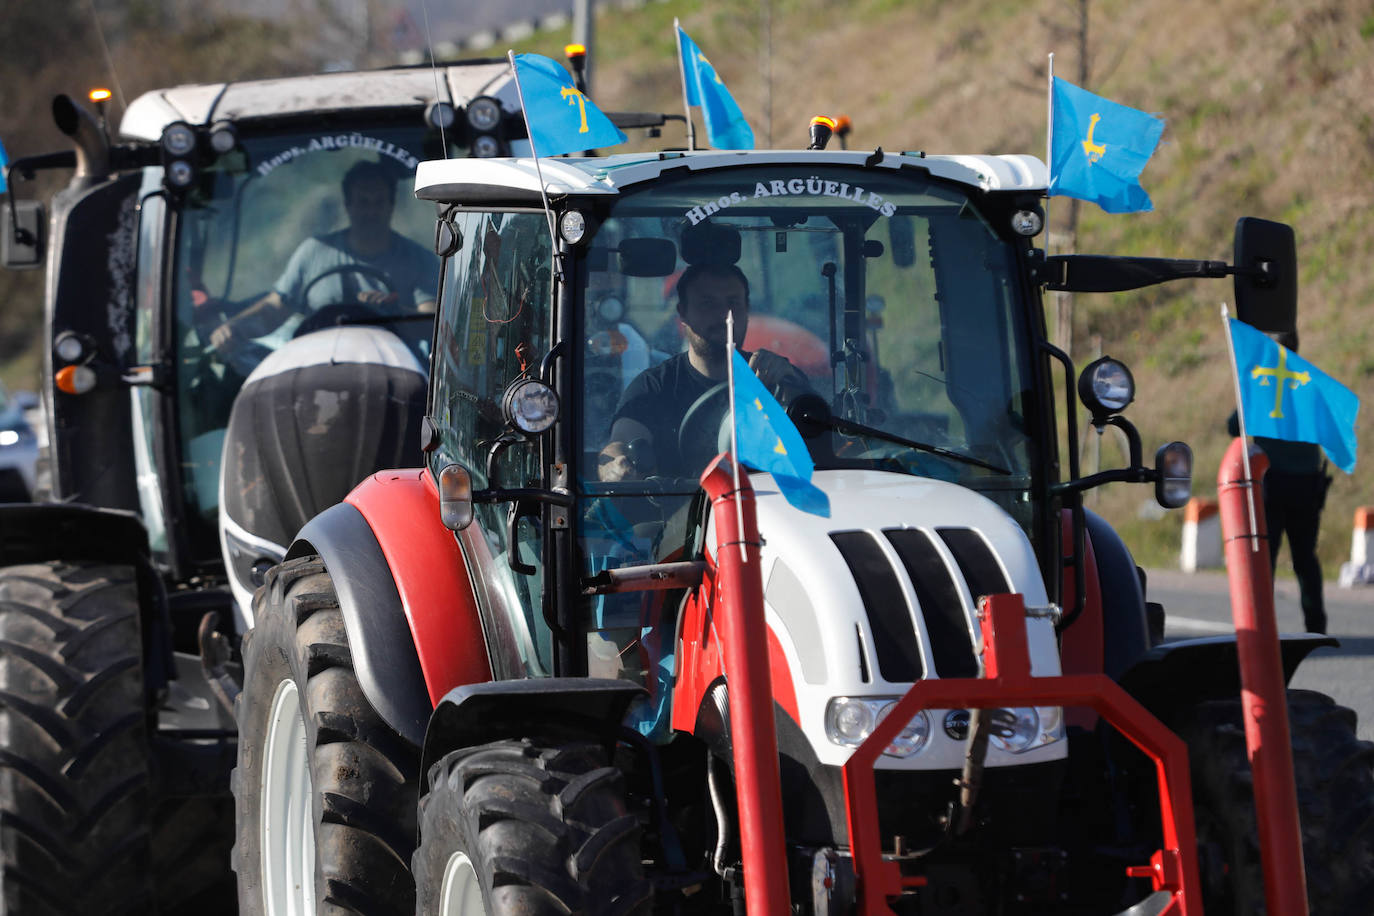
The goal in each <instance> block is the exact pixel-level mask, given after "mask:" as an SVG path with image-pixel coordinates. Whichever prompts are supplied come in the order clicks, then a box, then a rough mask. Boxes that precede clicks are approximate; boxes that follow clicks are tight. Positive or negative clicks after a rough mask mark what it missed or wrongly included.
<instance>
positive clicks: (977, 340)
mask: <svg viewBox="0 0 1374 916" xmlns="http://www.w3.org/2000/svg"><path fill="white" fill-rule="evenodd" d="M680 171H681V172H683V173H684V174H683V175H682V177H679V178H674V177H665V178H664V179H663V180H661V181H659V182H657V183H655V184H653V185H652V186H651V187H649V188H647V189H645V190H643V191H637V192H630V193H626V194H624V195H623V197H622V198H621V199H620V200H619V201H618V202H617V203H616V204H615V205H614V206H613V208H612V209H611V211H610V213H609V216H608V218H607V219H606V220H604V222H603V223H602V224H601V226H600V228H599V230H598V235H597V237H596V238H595V240H594V241H593V242H592V247H591V249H590V250H589V252H588V255H587V263H588V267H589V269H588V270H587V271H586V272H585V278H586V279H585V283H586V289H585V291H584V294H583V301H584V309H583V314H582V316H581V321H582V322H583V334H582V335H581V337H582V339H583V340H584V341H585V348H584V352H583V354H582V370H581V372H580V373H579V377H580V379H581V384H582V390H581V392H580V396H581V399H582V410H581V412H580V416H581V418H582V423H581V443H582V448H581V451H580V466H579V471H578V482H579V485H580V488H581V490H582V492H583V493H584V494H585V495H587V496H588V497H590V499H589V500H588V506H589V508H588V510H587V511H586V512H585V513H584V520H583V534H584V545H585V551H584V555H585V556H586V558H587V560H586V562H587V564H588V566H589V568H588V569H587V570H586V571H587V573H595V572H596V571H598V567H605V566H609V565H617V566H618V565H631V564H634V563H644V562H652V561H655V560H659V561H661V560H664V559H669V558H671V556H672V554H673V552H674V551H676V550H680V549H682V548H683V547H684V543H683V539H682V537H681V536H679V535H677V534H674V533H673V532H674V523H673V513H674V510H675V508H676V507H678V506H681V505H683V504H685V503H686V501H687V500H688V499H689V498H690V494H692V493H694V492H696V489H697V477H698V475H699V474H700V473H701V471H702V470H703V469H704V468H705V466H706V464H707V463H708V462H709V461H710V460H711V458H712V457H713V456H715V455H716V454H717V453H718V452H721V451H724V450H726V447H727V446H728V416H727V415H728V403H729V402H728V398H727V396H726V394H725V392H724V390H723V387H724V386H723V384H722V383H723V382H724V381H725V371H724V370H725V359H726V358H725V354H726V353H727V352H728V351H727V350H726V345H725V319H726V311H727V310H729V311H732V312H733V315H734V324H735V328H736V340H737V342H738V341H740V340H742V346H743V350H744V353H745V356H746V358H747V359H749V360H750V363H751V365H752V366H753V367H754V369H755V371H756V374H758V376H759V377H760V379H761V380H762V381H763V382H764V384H765V386H767V387H769V388H770V389H771V390H772V391H773V393H774V394H775V395H777V396H778V397H779V399H780V400H781V401H782V402H783V404H784V406H785V407H788V408H789V412H790V413H791V414H792V415H793V416H794V418H796V419H797V425H798V428H799V430H800V431H801V432H802V434H803V437H804V438H805V440H806V442H807V446H808V448H809V450H810V452H811V457H812V459H813V460H814V462H815V465H816V468H817V471H818V474H823V473H824V472H825V471H826V470H828V469H846V468H854V469H868V470H883V471H891V472H896V473H901V474H910V475H919V476H927V477H934V478H940V479H944V480H949V481H955V482H958V483H960V484H961V485H963V486H966V487H969V488H971V489H974V490H978V491H980V492H982V493H984V494H985V495H987V496H989V497H990V498H992V499H994V500H995V501H997V502H998V503H999V504H1000V505H1002V506H1003V507H1004V508H1005V509H1006V510H1007V511H1008V512H1010V513H1011V514H1012V515H1013V516H1015V517H1016V518H1017V520H1018V521H1019V522H1020V523H1021V525H1022V526H1023V527H1025V528H1026V529H1027V531H1028V532H1029V531H1030V530H1031V529H1032V519H1031V517H1030V515H1031V511H1032V510H1031V505H1032V503H1031V501H1030V500H1028V499H1027V498H1026V495H1027V493H1028V491H1029V488H1030V485H1031V479H1032V476H1033V474H1034V473H1035V468H1034V467H1033V466H1032V465H1033V462H1035V461H1036V460H1037V450H1036V449H1035V448H1033V447H1032V441H1031V438H1030V435H1029V433H1028V424H1027V422H1026V417H1027V411H1028V410H1033V409H1034V406H1033V403H1032V398H1031V394H1030V392H1032V391H1033V390H1034V386H1033V383H1032V379H1031V372H1032V368H1031V367H1032V358H1031V354H1032V348H1031V344H1030V332H1029V329H1028V325H1027V318H1026V315H1027V314H1028V310H1027V309H1026V307H1025V303H1024V299H1023V296H1024V292H1023V287H1022V281H1021V279H1020V273H1019V271H1018V268H1017V262H1016V253H1015V249H1014V242H1013V241H1011V240H1010V239H1007V238H1003V237H1002V236H1000V235H999V234H998V233H997V232H996V231H994V229H993V228H992V226H991V225H990V224H989V222H988V221H987V220H986V219H985V218H984V216H983V215H982V214H981V213H980V211H979V209H978V206H977V204H976V203H975V202H974V200H973V199H972V198H971V197H970V194H969V193H968V192H967V191H966V190H964V189H961V188H960V187H959V186H956V185H952V184H947V183H942V182H939V181H936V180H932V179H930V178H929V177H928V176H926V175H925V173H923V172H921V171H920V170H917V169H902V170H900V171H889V170H886V169H882V170H878V169H857V168H849V167H838V166H831V167H823V168H814V167H812V168H807V169H804V170H803V169H801V168H798V167H794V166H785V165H779V166H754V167H748V168H736V169H720V170H712V171H709V172H701V173H695V174H693V173H691V172H690V171H688V170H687V169H682V170H680ZM820 482H821V483H823V480H822V481H820ZM597 600H598V601H599V602H600V603H599V604H598V606H597V608H595V609H593V610H592V611H591V612H590V613H591V615H592V616H593V617H600V618H604V619H601V620H592V621H589V623H590V627H591V628H595V629H604V628H606V627H608V626H611V625H612V624H611V623H609V622H608V621H609V618H610V617H612V616H614V615H613V614H611V613H610V607H609V604H607V603H606V602H602V601H600V599H597ZM632 616H633V614H632Z"/></svg>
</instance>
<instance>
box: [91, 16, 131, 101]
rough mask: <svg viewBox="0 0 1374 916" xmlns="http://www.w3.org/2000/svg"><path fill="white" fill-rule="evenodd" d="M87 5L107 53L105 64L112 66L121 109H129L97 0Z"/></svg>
mask: <svg viewBox="0 0 1374 916" xmlns="http://www.w3.org/2000/svg"><path fill="white" fill-rule="evenodd" d="M86 6H87V7H89V8H90V10H91V21H92V22H94V23H95V37H96V38H98V39H100V50H101V51H102V52H103V53H104V54H105V66H107V67H109V68H110V79H111V80H113V81H114V87H115V95H116V96H118V97H119V107H120V109H121V110H124V109H127V108H128V107H129V105H128V103H127V102H125V101H124V89H123V87H121V86H120V85H119V71H118V70H116V69H115V64H114V58H113V57H111V56H110V46H109V44H108V43H107V42H106V41H105V29H104V27H102V26H101V24H100V14H99V13H98V12H96V9H95V0H86Z"/></svg>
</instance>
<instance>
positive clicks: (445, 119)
mask: <svg viewBox="0 0 1374 916" xmlns="http://www.w3.org/2000/svg"><path fill="white" fill-rule="evenodd" d="M456 120H458V113H457V112H456V111H454V110H453V106H452V105H450V104H449V103H448V102H430V103H429V105H428V106H426V107H425V123H427V124H429V126H430V127H433V128H434V129H435V130H448V129H449V128H450V127H452V126H453V122H454V121H456Z"/></svg>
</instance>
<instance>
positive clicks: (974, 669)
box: [883, 528, 978, 677]
mask: <svg viewBox="0 0 1374 916" xmlns="http://www.w3.org/2000/svg"><path fill="white" fill-rule="evenodd" d="M883 534H885V535H887V539H888V540H889V541H891V542H892V547H893V549H895V550H896V551H897V556H899V557H901V560H902V565H903V566H904V567H906V574H907V576H909V577H910V578H911V584H912V587H913V588H915V590H916V600H917V601H919V602H920V603H921V613H922V614H923V615H924V616H925V621H926V632H927V633H928V634H930V648H931V661H932V662H934V664H935V671H936V672H937V673H938V674H939V675H940V677H976V676H977V675H978V660H977V658H975V657H974V654H973V639H972V637H971V636H970V635H969V629H968V619H967V618H966V617H965V616H964V602H963V599H961V598H960V597H959V587H958V585H956V584H955V582H954V578H953V576H951V575H950V572H949V567H948V566H946V565H945V561H944V558H943V557H941V556H940V553H939V551H938V550H936V548H935V544H934V543H932V542H931V539H930V535H928V534H926V533H925V532H924V531H919V530H916V529H912V528H888V529H887V530H885V531H884V532H883ZM965 576H967V573H965Z"/></svg>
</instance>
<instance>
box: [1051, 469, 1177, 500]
mask: <svg viewBox="0 0 1374 916" xmlns="http://www.w3.org/2000/svg"><path fill="white" fill-rule="evenodd" d="M1157 480H1159V472H1158V471H1157V470H1155V469H1154V468H1145V467H1132V468H1113V469H1112V470H1110V471H1098V472H1097V473H1096V474H1089V475H1088V476H1087V477H1080V478H1079V479H1078V480H1065V481H1061V482H1060V483H1056V484H1051V485H1050V492H1051V493H1052V494H1054V495H1055V496H1062V495H1064V494H1066V493H1081V492H1083V491H1084V490H1091V489H1092V488H1093V487H1100V486H1102V484H1104V483H1154V482H1155V481H1157Z"/></svg>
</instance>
